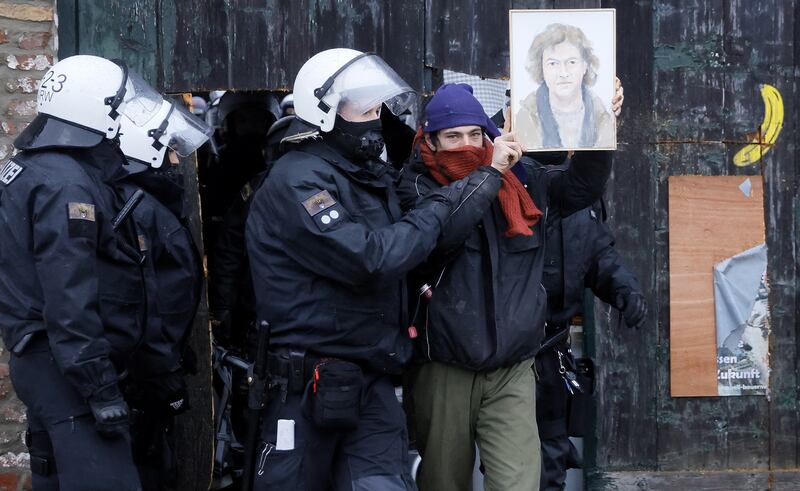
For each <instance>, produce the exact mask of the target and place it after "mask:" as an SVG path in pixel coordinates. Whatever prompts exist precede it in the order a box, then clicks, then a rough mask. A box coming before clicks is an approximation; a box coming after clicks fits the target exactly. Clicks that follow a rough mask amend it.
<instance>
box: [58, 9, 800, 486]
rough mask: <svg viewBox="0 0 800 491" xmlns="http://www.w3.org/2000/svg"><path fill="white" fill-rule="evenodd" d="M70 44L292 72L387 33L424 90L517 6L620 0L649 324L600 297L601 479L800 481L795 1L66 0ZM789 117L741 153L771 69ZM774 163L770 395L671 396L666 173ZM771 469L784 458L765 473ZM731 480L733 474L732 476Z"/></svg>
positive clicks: (186, 67)
mask: <svg viewBox="0 0 800 491" xmlns="http://www.w3.org/2000/svg"><path fill="white" fill-rule="evenodd" d="M58 6H59V13H60V14H62V15H61V26H60V29H59V35H60V41H62V43H61V45H60V48H61V53H62V55H66V54H70V53H74V52H82V53H98V54H102V55H105V56H113V55H116V56H121V57H122V58H124V59H126V60H127V61H128V62H129V63H130V64H131V65H132V66H134V67H136V68H137V69H138V70H140V71H142V72H143V73H144V74H145V75H146V76H148V77H149V79H150V80H151V81H153V82H154V83H156V84H158V85H159V87H161V88H162V89H164V90H166V91H170V92H180V91H190V90H208V89H220V88H230V89H280V88H288V87H289V86H290V85H291V83H292V81H293V78H294V75H295V73H296V71H297V69H298V68H299V66H300V65H301V64H302V63H303V61H305V60H306V59H307V58H308V57H309V56H311V55H312V54H314V53H315V52H317V51H319V50H321V49H324V48H329V47H334V46H347V47H353V48H357V49H361V50H375V51H377V52H378V53H379V54H381V55H382V56H384V58H386V59H387V60H388V61H389V63H390V64H391V65H392V66H393V67H395V69H397V71H398V72H400V74H401V75H402V76H403V77H404V78H405V79H406V80H408V81H409V83H411V84H412V86H414V87H415V88H417V89H420V90H423V91H429V90H430V89H431V88H432V87H433V85H434V84H435V81H436V79H437V73H439V69H442V68H448V69H453V70H457V71H462V72H468V73H473V74H477V75H481V76H487V77H506V76H507V75H508V42H507V34H506V33H507V27H508V18H507V15H506V11H507V10H508V9H510V8H582V7H613V8H616V9H617V35H618V43H617V46H618V53H617V66H618V70H619V77H620V78H621V79H622V81H623V83H624V85H625V95H626V99H625V108H624V112H623V115H622V118H621V120H620V130H619V142H620V146H619V150H618V152H617V154H616V158H615V165H614V175H613V180H612V182H611V183H610V184H609V188H608V191H607V202H608V205H609V211H610V217H611V218H610V219H611V223H612V226H613V228H614V230H615V232H616V236H617V244H618V247H619V249H620V250H621V251H622V253H623V254H624V255H625V256H626V257H627V258H628V260H629V263H630V264H631V266H632V268H633V270H634V271H635V272H636V273H637V275H638V277H639V279H640V280H641V282H642V284H643V285H644V287H645V288H646V290H647V292H648V299H649V302H650V307H651V308H650V312H649V314H648V316H649V317H648V323H647V327H646V328H644V329H642V330H640V331H628V330H627V329H625V328H622V329H618V328H617V313H616V312H612V311H610V310H609V309H608V307H606V306H604V305H598V306H597V308H596V311H595V319H596V326H595V327H596V330H595V336H594V339H593V342H592V343H591V348H592V350H593V352H594V356H595V360H596V362H597V365H598V371H597V373H598V381H597V397H596V400H595V403H596V424H595V431H594V435H593V437H592V438H589V439H588V441H587V449H588V454H589V455H588V462H587V463H588V464H589V475H588V477H589V480H588V482H589V485H590V488H592V489H631V488H635V489H678V488H680V489H703V488H707V489H762V488H765V487H770V486H771V487H772V489H800V484H797V483H798V474H797V472H791V471H787V470H792V469H795V470H796V469H797V468H798V466H800V451H799V449H798V441H799V440H798V438H799V437H800V435H799V434H798V431H800V424H798V423H800V421H799V420H800V414H799V412H798V397H797V385H798V349H799V347H798V343H800V338H798V336H797V319H798V317H799V316H800V302H798V301H797V299H796V291H797V289H798V286H800V285H798V272H797V245H796V244H797V243H798V240H799V239H800V236H798V229H799V228H800V214H798V209H800V208H798V205H800V198H798V193H797V189H798V166H797V161H796V151H795V149H796V148H797V145H798V140H797V135H796V127H795V121H797V120H798V116H800V107H798V106H800V105H798V104H795V100H796V94H797V93H798V82H797V81H796V80H797V79H798V75H799V74H800V73H799V72H800V70H798V63H800V47H798V45H797V44H798V43H797V41H798V37H800V36H798V34H800V24H798V23H800V13H799V12H798V9H797V3H796V2H795V1H792V0H763V1H758V2H755V1H749V0H564V1H561V0H472V1H464V0H405V1H399V0H393V1H391V2H380V1H377V0H357V1H353V2H343V1H334V0H301V1H291V0H238V1H231V0H207V1H203V2H195V1H189V0H184V1H178V0H125V1H123V0H106V1H100V0H59V2H58ZM762 83H769V84H771V85H774V86H776V87H777V88H778V89H779V90H780V91H781V93H782V94H783V99H784V104H785V112H786V119H785V121H784V127H783V131H782V133H781V135H780V137H779V139H778V142H777V144H776V145H775V147H774V148H772V149H771V150H770V151H769V152H768V153H767V154H766V156H765V157H764V159H763V161H762V162H761V163H760V164H756V165H751V166H748V167H736V166H734V165H733V164H732V161H731V159H732V156H733V155H734V153H735V152H736V151H737V150H738V149H739V148H741V147H742V145H743V142H744V141H745V135H746V134H747V133H749V132H752V131H753V130H755V129H756V127H757V126H758V124H759V123H760V122H761V119H762V117H763V111H764V109H763V104H762V101H761V96H760V94H759V84H762ZM686 174H700V175H756V174H763V176H764V184H765V210H766V212H765V213H766V217H765V219H766V223H767V243H768V246H769V249H770V263H769V277H770V282H771V287H772V289H771V293H770V304H771V309H772V328H773V336H772V340H771V344H772V368H773V372H772V376H771V391H772V395H771V397H770V398H769V399H767V398H764V397H755V396H751V397H727V398H672V397H670V395H669V383H670V380H669V305H668V291H669V284H668V271H669V264H668V254H667V239H668V237H667V225H668V220H669V217H668V216H667V202H666V199H667V198H666V197H667V193H666V190H667V187H666V186H667V177H668V176H671V175H686ZM771 472H772V473H771ZM726 486H727V487H726Z"/></svg>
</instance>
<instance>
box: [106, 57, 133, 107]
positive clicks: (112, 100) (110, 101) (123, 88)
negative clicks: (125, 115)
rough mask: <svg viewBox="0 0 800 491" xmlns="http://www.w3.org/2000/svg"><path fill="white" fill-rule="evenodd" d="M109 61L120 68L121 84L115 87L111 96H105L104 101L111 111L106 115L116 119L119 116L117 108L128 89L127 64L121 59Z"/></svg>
mask: <svg viewBox="0 0 800 491" xmlns="http://www.w3.org/2000/svg"><path fill="white" fill-rule="evenodd" d="M111 61H113V62H114V63H116V64H117V66H118V67H120V69H121V70H122V84H121V85H120V86H119V89H117V93H116V94H115V95H113V96H109V97H106V98H105V101H104V102H105V103H106V105H107V106H111V111H109V112H108V117H110V118H111V119H117V117H118V116H119V111H117V109H118V108H119V106H120V105H121V104H122V101H123V100H125V93H126V92H127V90H128V89H127V85H128V65H126V64H125V62H124V61H122V60H111Z"/></svg>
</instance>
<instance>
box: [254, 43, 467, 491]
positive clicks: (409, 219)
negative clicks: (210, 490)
mask: <svg viewBox="0 0 800 491" xmlns="http://www.w3.org/2000/svg"><path fill="white" fill-rule="evenodd" d="M413 97H414V94H413V92H412V90H411V89H410V88H409V87H408V85H407V84H406V83H405V82H403V80H402V79H401V78H400V77H399V76H398V75H397V74H396V73H395V72H394V71H393V70H392V69H391V68H389V66H388V65H386V63H385V62H384V61H383V60H382V59H381V58H380V57H378V56H376V55H374V54H369V53H360V52H358V51H354V50H351V49H332V50H327V51H323V52H321V53H318V54H317V55H315V56H314V57H312V58H311V59H310V60H309V61H307V62H306V63H305V64H304V65H303V67H302V68H301V69H300V71H299V73H298V74H297V78H296V80H295V85H294V102H295V111H296V116H297V118H296V119H295V120H294V121H293V123H292V124H291V126H290V127H289V128H288V129H287V132H286V136H285V137H284V138H283V142H284V144H288V143H293V144H294V145H293V146H290V147H288V151H287V152H286V153H285V154H284V155H283V156H282V157H281V158H279V159H278V160H277V161H276V162H275V164H274V166H273V167H272V169H271V171H270V173H269V175H268V177H267V178H266V180H265V181H264V183H263V184H262V186H261V187H260V188H259V190H258V191H257V192H256V193H255V195H254V197H253V202H252V205H251V208H250V215H249V217H248V221H247V228H246V241H247V249H248V254H249V257H250V263H251V271H252V276H253V283H254V287H255V292H256V302H257V313H258V315H259V318H260V319H263V320H266V321H268V322H269V326H270V327H269V328H270V348H269V356H268V360H267V366H268V369H269V373H270V379H271V383H270V387H271V390H270V392H269V395H270V401H269V403H268V405H267V408H266V411H265V414H264V417H263V424H262V430H261V438H262V442H261V445H260V447H259V453H258V454H257V456H256V459H255V464H256V466H257V469H256V480H255V487H256V489H320V490H325V489H413V483H412V482H411V478H410V476H409V474H408V471H407V469H408V467H407V437H406V428H405V416H404V414H403V411H402V409H401V407H400V405H399V403H398V402H397V400H396V398H395V392H394V387H393V385H392V381H391V379H390V377H389V375H390V374H396V373H398V372H400V370H401V369H402V368H403V366H404V365H405V363H406V362H407V361H408V360H409V358H410V355H411V340H410V338H412V337H414V336H415V332H414V330H413V329H410V328H409V326H408V324H407V317H406V313H405V310H404V308H403V305H404V298H403V297H404V292H405V285H404V276H405V275H406V273H407V272H408V271H409V270H410V269H411V268H413V267H414V266H416V265H417V264H419V263H420V262H421V261H423V260H424V259H425V257H426V256H427V255H428V254H429V253H430V252H431V250H432V249H433V247H434V246H435V244H436V240H437V238H438V236H439V233H440V230H441V226H442V224H443V222H444V221H445V220H446V218H447V216H448V215H449V214H450V212H451V204H450V203H451V198H450V194H451V193H456V192H458V190H460V189H461V188H458V189H456V188H455V185H454V186H453V187H447V188H443V189H442V190H440V191H438V192H436V193H432V194H431V195H430V196H428V197H427V198H426V199H423V200H420V202H419V203H418V204H417V208H416V209H413V210H410V211H409V212H408V213H406V214H405V215H403V214H402V212H401V210H400V206H399V201H398V198H397V195H396V194H395V191H394V188H393V179H394V176H393V169H392V168H391V166H388V165H387V164H385V163H384V162H383V161H381V160H380V159H379V156H380V155H381V152H382V151H383V138H382V135H381V123H380V119H379V117H380V111H381V108H382V107H383V110H391V111H392V112H395V113H396V114H397V113H400V112H402V110H404V109H405V108H406V107H408V106H409V104H411V103H412V102H413ZM460 186H461V187H462V188H463V183H461V184H460Z"/></svg>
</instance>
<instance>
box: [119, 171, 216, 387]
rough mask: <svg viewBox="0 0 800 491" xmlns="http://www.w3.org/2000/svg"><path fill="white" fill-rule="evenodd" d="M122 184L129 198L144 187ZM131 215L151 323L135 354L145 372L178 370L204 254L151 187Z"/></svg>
mask: <svg viewBox="0 0 800 491" xmlns="http://www.w3.org/2000/svg"><path fill="white" fill-rule="evenodd" d="M121 187H122V189H123V194H124V195H125V197H126V198H128V197H130V195H132V194H133V193H134V192H135V191H136V190H137V189H139V187H138V186H137V185H135V184H133V183H130V182H125V183H122V184H121ZM132 219H133V221H134V222H135V224H136V231H137V234H138V242H139V247H140V249H141V251H142V256H143V257H144V262H143V263H142V265H143V273H144V278H145V285H146V290H147V323H146V326H147V327H146V333H145V339H144V342H143V343H142V345H141V347H140V349H139V350H138V351H137V353H136V355H135V363H134V365H135V366H134V368H135V372H136V375H137V376H139V377H145V378H153V377H157V376H163V375H166V374H174V373H178V372H180V370H181V365H180V362H181V356H182V354H183V349H184V347H185V344H186V341H187V339H188V336H189V334H190V332H191V327H192V323H193V321H194V316H195V312H196V310H197V305H198V304H199V302H200V290H201V287H202V280H203V276H202V269H201V263H200V257H199V254H198V253H197V249H196V247H195V244H194V241H193V240H192V236H191V234H190V232H189V230H188V229H187V228H186V227H184V225H183V224H182V223H181V222H180V220H178V217H177V216H176V215H175V214H174V213H173V212H172V211H171V210H170V209H169V208H167V207H166V206H165V205H164V204H162V203H161V202H160V201H159V200H158V199H156V198H155V197H154V196H153V195H151V194H150V193H147V192H146V193H145V196H144V198H143V199H142V201H141V202H140V203H139V205H138V206H137V207H136V208H135V209H134V211H133V214H132Z"/></svg>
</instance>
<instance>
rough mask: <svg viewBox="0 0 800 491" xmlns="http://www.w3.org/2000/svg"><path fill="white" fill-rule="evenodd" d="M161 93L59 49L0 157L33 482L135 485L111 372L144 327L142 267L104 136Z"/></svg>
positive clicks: (11, 304)
mask: <svg viewBox="0 0 800 491" xmlns="http://www.w3.org/2000/svg"><path fill="white" fill-rule="evenodd" d="M161 100H162V99H161V96H160V95H159V94H157V93H156V92H155V91H153V90H152V89H151V88H150V87H149V85H147V83H146V82H144V81H143V80H142V79H141V78H140V77H139V76H138V75H137V74H135V73H134V72H133V71H129V70H128V69H127V68H126V67H125V66H124V64H122V63H119V64H118V63H114V62H111V61H108V60H105V59H103V58H99V57H95V56H74V57H70V58H66V59H64V60H62V61H60V62H59V63H57V64H56V65H54V66H53V67H52V68H51V69H50V70H49V71H48V72H47V73H46V74H45V76H44V78H43V79H42V81H41V84H40V87H39V90H38V115H37V116H36V118H35V119H34V121H33V122H32V123H31V124H30V125H29V126H28V127H27V128H26V129H25V131H23V132H22V133H21V134H20V136H19V137H18V138H17V140H16V141H15V142H14V144H15V146H16V147H17V148H18V149H19V150H21V152H20V153H19V154H17V155H16V156H14V157H13V158H12V159H10V160H9V161H7V162H6V163H5V164H4V165H3V166H2V170H0V235H1V236H2V237H3V240H2V242H0V265H2V267H0V325H1V326H2V328H3V339H4V341H5V344H6V347H7V348H8V349H9V350H10V351H11V360H10V363H9V365H10V372H11V381H12V383H13V385H14V389H15V391H16V393H17V395H18V396H19V398H20V399H21V400H22V402H23V403H24V404H25V405H26V407H27V419H28V433H27V443H28V446H29V449H30V457H31V460H30V462H31V470H32V473H33V477H32V479H33V487H34V489H35V490H37V491H38V490H45V489H60V488H63V489H78V488H80V489H96V490H108V489H117V490H129V489H130V490H136V489H140V483H139V478H138V476H137V472H136V468H135V467H134V464H133V461H132V458H131V447H130V434H129V430H128V418H129V409H128V405H127V403H126V402H125V400H124V399H123V396H122V392H121V390H120V384H121V382H122V380H123V379H124V378H125V376H126V375H125V374H126V373H127V369H128V362H129V359H130V357H131V355H132V354H133V353H134V352H135V350H136V348H137V346H138V345H139V344H140V341H141V339H142V337H143V335H144V330H143V327H144V319H143V316H142V315H141V313H142V312H144V303H145V297H144V281H143V277H142V270H141V268H140V263H141V259H142V258H141V253H140V249H139V247H138V243H137V238H136V232H135V230H134V227H133V223H132V222H131V221H130V220H126V219H125V214H124V213H122V210H123V208H124V204H125V203H124V198H123V196H122V194H121V193H120V192H119V189H118V188H116V187H115V185H114V183H115V182H116V181H117V180H118V179H120V178H121V176H123V175H124V174H125V171H124V169H123V165H124V163H125V158H124V156H123V154H122V152H121V151H120V150H119V146H118V145H117V143H116V142H114V141H113V139H114V138H116V137H117V134H118V131H119V126H120V120H121V118H123V117H127V118H129V119H131V121H133V122H134V123H135V124H145V123H146V122H147V121H148V120H149V119H150V118H151V117H152V116H153V109H154V108H157V107H158V105H160V103H161ZM87 476H91V477H90V478H89V477H87Z"/></svg>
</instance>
